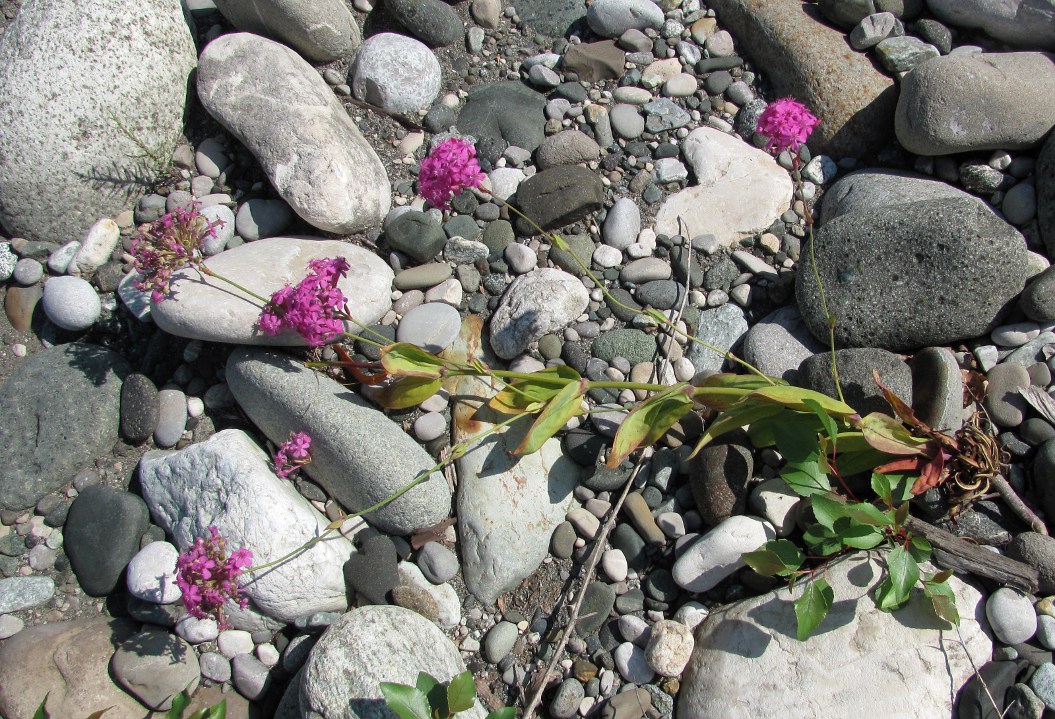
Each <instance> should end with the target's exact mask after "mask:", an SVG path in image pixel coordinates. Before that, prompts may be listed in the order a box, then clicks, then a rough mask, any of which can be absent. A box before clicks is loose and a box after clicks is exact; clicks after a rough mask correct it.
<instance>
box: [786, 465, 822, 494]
mask: <svg viewBox="0 0 1055 719" xmlns="http://www.w3.org/2000/svg"><path fill="white" fill-rule="evenodd" d="M780 476H781V477H783V478H784V481H785V482H787V483H788V486H789V487H790V488H791V490H792V491H793V492H795V493H796V494H798V495H800V496H803V497H811V496H813V495H815V494H821V493H823V492H830V491H832V483H831V482H830V481H829V480H828V475H826V474H825V473H824V472H822V471H821V468H820V465H819V464H817V462H803V463H802V464H799V465H793V464H787V465H785V466H784V468H783V469H782V470H781V471H780Z"/></svg>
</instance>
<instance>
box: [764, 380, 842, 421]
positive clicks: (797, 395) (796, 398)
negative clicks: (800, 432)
mask: <svg viewBox="0 0 1055 719" xmlns="http://www.w3.org/2000/svg"><path fill="white" fill-rule="evenodd" d="M751 397H752V398H753V399H759V400H765V401H767V402H773V403H774V404H779V405H783V406H784V407H787V408H788V409H794V410H798V411H799V412H811V413H812V412H814V411H815V409H816V406H819V407H820V408H821V409H822V410H823V411H824V412H826V413H828V414H829V415H833V416H835V417H840V418H849V417H852V416H854V415H856V414H857V412H856V411H855V410H854V408H853V407H851V406H850V405H848V404H846V403H845V402H840V401H839V400H837V399H832V398H831V397H829V396H828V395H826V394H821V393H820V392H814V391H813V390H811V389H804V388H802V387H793V386H791V385H781V386H777V387H763V388H761V389H757V390H755V391H754V392H752V393H751ZM807 399H812V400H813V401H814V402H815V403H816V405H815V406H814V407H811V406H809V405H808V404H806V403H805V402H804V400H807Z"/></svg>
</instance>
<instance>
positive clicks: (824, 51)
mask: <svg viewBox="0 0 1055 719" xmlns="http://www.w3.org/2000/svg"><path fill="white" fill-rule="evenodd" d="M708 7H711V8H713V9H714V10H715V12H717V14H718V20H719V22H721V23H722V24H723V25H724V26H725V28H726V29H727V30H729V32H731V33H732V34H733V35H734V36H735V37H736V39H737V40H738V42H739V44H740V45H741V46H742V47H744V48H747V52H748V56H749V57H750V58H751V59H752V60H754V62H755V64H756V65H757V66H758V68H759V69H760V70H761V71H762V72H763V73H765V74H766V76H767V77H769V78H770V81H771V82H772V83H773V97H785V96H788V95H790V96H792V97H795V98H797V99H798V100H799V101H800V102H803V103H805V104H806V105H807V106H808V107H809V108H810V110H811V111H812V112H813V114H815V115H816V116H817V117H819V118H820V120H821V124H820V126H819V127H818V128H817V129H816V130H814V132H813V134H812V135H811V136H810V139H809V142H808V144H809V148H810V149H811V150H813V151H814V154H816V153H824V154H826V155H832V156H834V157H837V158H838V157H842V156H845V155H850V156H853V157H860V156H862V155H864V154H867V153H868V152H870V151H876V150H878V149H880V148H882V147H883V146H884V145H885V144H886V142H887V140H888V139H889V137H890V122H891V120H892V119H893V116H894V105H895V103H896V102H897V90H896V88H895V87H894V81H893V79H891V78H890V77H888V76H886V75H884V74H883V73H882V72H880V71H879V70H878V69H877V68H876V67H875V66H874V65H873V64H872V61H871V59H869V57H868V56H867V55H865V54H864V53H856V52H851V51H850V50H849V48H848V47H847V44H846V35H845V34H844V33H843V32H841V31H839V30H836V29H835V28H832V27H829V26H828V25H825V24H824V23H823V21H821V22H818V20H820V19H821V18H820V17H819V13H818V12H817V11H816V6H815V5H808V4H803V3H802V2H800V1H799V0H713V2H711V3H709V4H708Z"/></svg>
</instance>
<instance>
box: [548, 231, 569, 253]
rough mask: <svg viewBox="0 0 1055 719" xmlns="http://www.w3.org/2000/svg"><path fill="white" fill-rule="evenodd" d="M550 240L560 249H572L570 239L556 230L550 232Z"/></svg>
mask: <svg viewBox="0 0 1055 719" xmlns="http://www.w3.org/2000/svg"><path fill="white" fill-rule="evenodd" d="M549 241H550V242H552V243H553V246H554V247H556V248H557V249H558V250H569V251H570V250H571V245H569V244H568V241H567V240H566V239H564V237H563V236H561V235H560V234H558V233H556V232H551V233H549Z"/></svg>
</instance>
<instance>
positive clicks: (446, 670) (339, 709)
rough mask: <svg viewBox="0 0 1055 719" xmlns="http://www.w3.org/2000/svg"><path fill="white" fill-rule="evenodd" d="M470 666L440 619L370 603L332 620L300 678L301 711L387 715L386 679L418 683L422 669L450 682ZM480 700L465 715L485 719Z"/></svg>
mask: <svg viewBox="0 0 1055 719" xmlns="http://www.w3.org/2000/svg"><path fill="white" fill-rule="evenodd" d="M464 671H465V663H464V662H463V661H462V658H461V654H460V653H459V652H458V648H457V647H456V646H454V644H452V643H451V640H450V639H448V638H447V636H446V635H445V634H444V633H443V631H442V630H441V629H440V628H439V627H437V626H436V625H435V624H433V623H432V622H430V621H429V620H428V619H425V618H424V617H422V616H421V615H420V614H417V613H415V612H412V611H410V610H409V609H403V608H402V607H394V606H381V605H370V606H366V607H361V608H359V609H356V610H353V611H351V612H348V613H347V614H345V615H344V616H342V617H341V618H340V619H338V620H337V621H336V622H334V623H333V624H331V625H330V627H329V628H328V629H327V630H326V632H325V633H324V634H323V635H322V637H321V638H320V639H319V641H318V643H317V644H316V645H315V647H314V649H312V651H311V654H310V656H309V657H308V661H307V663H306V664H305V665H304V670H303V672H302V674H301V680H300V714H299V715H298V716H303V717H311V718H312V719H338V717H339V718H340V719H386V718H387V717H391V716H392V710H391V709H389V708H388V706H387V705H386V704H385V701H384V699H383V698H382V696H381V689H380V684H381V682H396V683H399V684H410V685H411V686H413V685H414V682H415V681H416V680H417V677H418V672H427V673H428V674H431V675H432V676H433V677H435V678H436V679H437V680H439V681H441V682H449V681H450V680H451V679H452V678H454V677H455V676H456V675H458V674H461V673H462V672H464ZM486 713H487V712H486V710H485V709H484V708H483V706H482V705H481V704H480V702H479V700H477V701H476V702H474V704H473V707H472V708H471V709H469V710H467V711H466V712H464V714H459V716H464V717H465V718H466V719H483V717H484V716H485V715H486Z"/></svg>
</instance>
